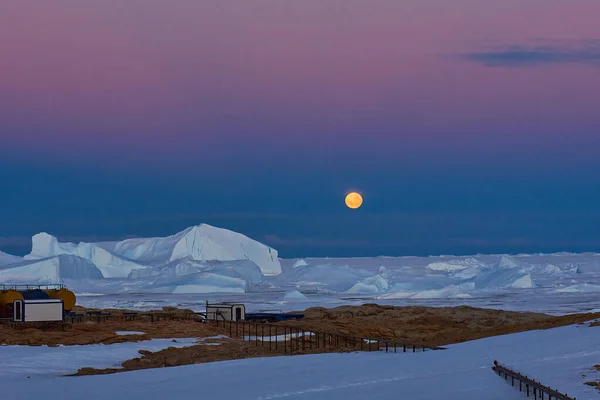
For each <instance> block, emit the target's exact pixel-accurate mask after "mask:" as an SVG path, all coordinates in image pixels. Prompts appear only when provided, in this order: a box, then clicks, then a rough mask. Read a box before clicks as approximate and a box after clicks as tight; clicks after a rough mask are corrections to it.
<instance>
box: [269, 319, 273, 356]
mask: <svg viewBox="0 0 600 400" xmlns="http://www.w3.org/2000/svg"><path fill="white" fill-rule="evenodd" d="M272 328H273V326H272V325H271V324H269V350H271V342H272V341H273V335H272V334H271V329H272Z"/></svg>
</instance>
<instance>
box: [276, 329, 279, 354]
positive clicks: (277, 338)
mask: <svg viewBox="0 0 600 400" xmlns="http://www.w3.org/2000/svg"><path fill="white" fill-rule="evenodd" d="M278 340H279V337H278V336H277V325H275V351H277V341H278Z"/></svg>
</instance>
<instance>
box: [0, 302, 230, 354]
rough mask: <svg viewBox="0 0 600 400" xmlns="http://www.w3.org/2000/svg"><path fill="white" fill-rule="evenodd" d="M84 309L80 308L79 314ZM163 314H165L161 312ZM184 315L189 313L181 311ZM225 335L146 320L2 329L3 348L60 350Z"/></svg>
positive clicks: (190, 325)
mask: <svg viewBox="0 0 600 400" xmlns="http://www.w3.org/2000/svg"><path fill="white" fill-rule="evenodd" d="M81 310H82V309H81V308H79V309H78V311H81ZM104 311H107V312H108V311H111V312H112V313H113V315H117V316H118V315H121V314H122V313H123V312H124V310H104ZM161 311H162V310H161ZM180 312H181V313H182V314H184V313H185V312H186V311H185V310H184V311H180ZM116 331H137V332H144V334H143V335H117V334H116V333H115V332H116ZM219 333H222V329H221V330H219V329H216V328H215V327H212V326H210V325H209V324H201V323H198V322H196V321H193V320H185V319H182V320H166V321H165V320H161V321H155V322H150V317H142V318H141V319H140V320H138V321H125V320H123V319H118V318H115V319H108V320H107V321H106V322H96V321H93V320H92V321H86V322H84V323H74V324H73V325H72V326H67V327H48V328H43V329H39V328H33V327H28V326H22V327H11V326H8V325H0V344H5V345H29V346H41V345H48V346H57V345H59V344H62V345H67V346H69V345H85V344H96V343H102V344H112V343H123V342H138V341H141V340H149V339H153V338H190V337H210V336H214V335H217V334H219Z"/></svg>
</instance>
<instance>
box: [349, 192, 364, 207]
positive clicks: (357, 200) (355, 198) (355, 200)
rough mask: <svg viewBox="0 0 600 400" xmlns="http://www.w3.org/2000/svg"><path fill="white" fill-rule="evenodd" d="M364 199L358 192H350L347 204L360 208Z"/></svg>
mask: <svg viewBox="0 0 600 400" xmlns="http://www.w3.org/2000/svg"><path fill="white" fill-rule="evenodd" d="M362 203H363V199H362V196H361V195H360V194H358V193H356V192H352V193H348V195H347V196H346V205H347V206H348V208H352V209H355V208H358V207H360V206H361V205H362Z"/></svg>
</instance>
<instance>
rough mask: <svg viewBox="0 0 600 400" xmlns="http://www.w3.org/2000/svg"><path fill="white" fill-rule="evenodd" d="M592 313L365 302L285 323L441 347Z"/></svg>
mask: <svg viewBox="0 0 600 400" xmlns="http://www.w3.org/2000/svg"><path fill="white" fill-rule="evenodd" d="M598 317H600V313H595V314H572V315H566V316H560V317H555V316H550V315H546V314H540V313H525V312H513V311H501V310H491V309H484V308H474V307H467V306H460V307H393V306H381V305H377V304H365V305H362V306H360V307H354V306H342V307H337V308H333V309H325V308H309V309H307V310H306V311H305V312H304V319H302V320H292V321H288V322H285V323H284V325H289V326H294V327H299V328H303V329H314V330H319V331H324V332H336V333H342V334H347V335H352V336H362V337H367V338H376V339H379V338H385V339H390V340H397V341H400V342H405V343H410V344H417V345H426V346H443V345H447V344H453V343H460V342H465V341H469V340H475V339H481V338H485V337H489V336H497V335H504V334H509V333H516V332H523V331H528V330H534V329H548V328H555V327H559V326H565V325H571V324H575V323H581V322H585V321H590V320H592V319H595V318H598Z"/></svg>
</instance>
